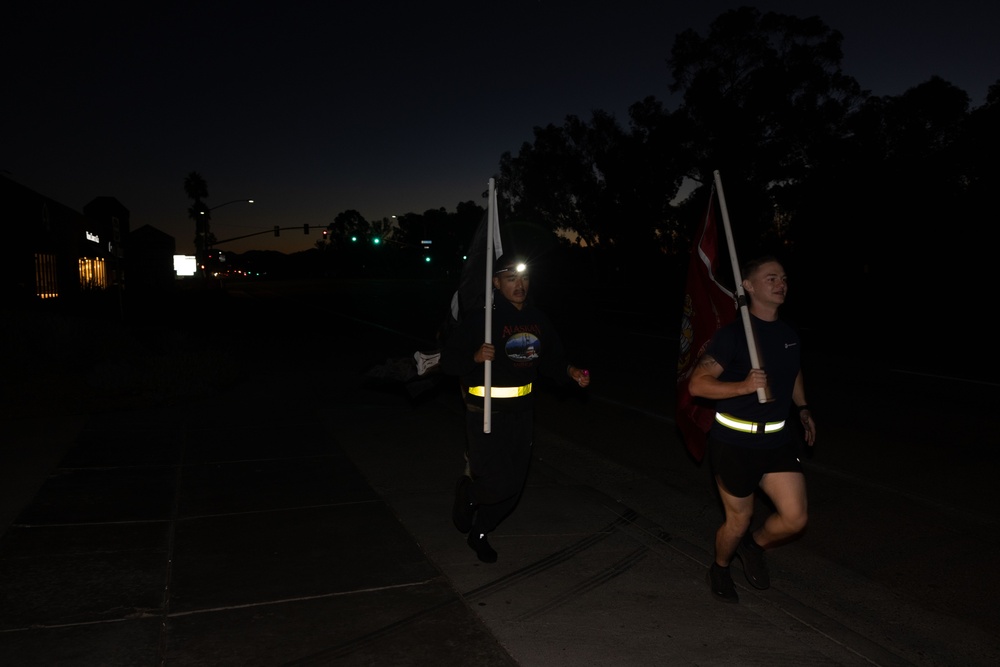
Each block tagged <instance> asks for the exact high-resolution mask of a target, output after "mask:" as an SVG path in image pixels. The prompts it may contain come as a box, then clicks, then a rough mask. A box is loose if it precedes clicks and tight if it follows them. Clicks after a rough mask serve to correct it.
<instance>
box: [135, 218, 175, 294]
mask: <svg viewBox="0 0 1000 667" xmlns="http://www.w3.org/2000/svg"><path fill="white" fill-rule="evenodd" d="M127 247H128V259H127V260H126V266H127V267H128V282H127V283H126V285H127V286H128V291H129V292H130V293H133V294H135V293H143V294H144V293H148V292H164V291H168V290H171V289H173V288H174V285H175V281H176V278H177V275H176V273H175V272H174V253H175V252H176V251H177V242H176V241H175V240H174V237H173V236H171V235H170V234H167V233H166V232H163V231H160V230H159V229H157V228H156V227H151V226H150V225H143V226H142V227H139V228H138V229H134V230H132V232H131V233H130V234H129V235H128V242H127Z"/></svg>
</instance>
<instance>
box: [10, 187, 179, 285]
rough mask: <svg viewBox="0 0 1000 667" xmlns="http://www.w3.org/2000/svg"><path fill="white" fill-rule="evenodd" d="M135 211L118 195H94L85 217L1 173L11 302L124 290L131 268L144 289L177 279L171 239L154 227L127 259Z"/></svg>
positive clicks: (139, 240) (85, 207)
mask: <svg viewBox="0 0 1000 667" xmlns="http://www.w3.org/2000/svg"><path fill="white" fill-rule="evenodd" d="M129 226H130V220H129V210H128V209H127V208H125V207H124V206H123V205H122V204H121V202H119V201H118V200H117V199H115V198H114V197H96V198H94V199H93V200H91V201H90V202H89V203H88V204H87V205H86V206H84V207H83V212H82V213H80V212H77V211H74V210H73V209H71V208H69V207H68V206H65V205H63V204H60V203H59V202H57V201H55V200H54V199H51V198H50V197H46V196H45V195H42V194H39V193H38V192H35V191H34V190H31V189H30V188H27V187H25V186H23V185H21V184H19V183H16V182H15V181H13V180H11V179H10V178H8V177H6V176H2V175H0V229H2V230H3V231H4V233H5V240H6V242H7V243H6V249H7V252H6V255H7V258H6V259H7V261H5V262H2V263H0V264H2V267H3V268H2V269H0V299H2V300H3V303H5V304H11V303H15V302H32V301H43V300H48V299H57V298H58V299H59V300H60V301H63V300H67V299H68V300H73V299H74V298H75V297H77V296H79V295H81V294H82V293H85V292H91V291H107V290H109V289H111V288H115V289H120V288H124V287H125V286H126V282H127V281H126V266H129V267H130V270H137V271H138V273H139V274H140V275H139V285H140V286H141V287H143V288H145V287H152V286H153V285H156V286H165V285H166V284H167V276H169V278H170V279H171V280H172V279H173V276H174V274H173V247H174V240H173V237H170V236H169V235H167V234H165V233H163V232H160V231H159V230H156V229H154V228H152V227H148V226H147V227H146V228H145V230H144V231H143V232H141V233H140V234H138V235H136V236H135V238H134V241H135V242H136V248H135V250H136V251H137V252H136V253H135V256H134V257H132V258H127V257H126V244H127V243H131V242H133V238H132V235H131V234H130V233H129V228H130V227H129Z"/></svg>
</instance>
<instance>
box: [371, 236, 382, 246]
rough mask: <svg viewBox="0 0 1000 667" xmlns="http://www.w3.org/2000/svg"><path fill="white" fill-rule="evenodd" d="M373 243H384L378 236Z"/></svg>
mask: <svg viewBox="0 0 1000 667" xmlns="http://www.w3.org/2000/svg"><path fill="white" fill-rule="evenodd" d="M372 243H373V244H375V245H378V244H380V243H382V239H380V238H379V237H377V236H376V237H375V238H373V239H372Z"/></svg>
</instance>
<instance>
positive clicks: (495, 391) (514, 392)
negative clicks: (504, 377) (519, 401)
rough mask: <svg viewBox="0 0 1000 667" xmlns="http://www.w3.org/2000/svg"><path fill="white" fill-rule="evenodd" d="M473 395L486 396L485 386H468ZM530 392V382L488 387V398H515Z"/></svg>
mask: <svg viewBox="0 0 1000 667" xmlns="http://www.w3.org/2000/svg"><path fill="white" fill-rule="evenodd" d="M469 393H470V394H472V395H473V396H486V387H469ZM530 393H531V383H530V382H529V383H528V384H526V385H524V386H523V387H490V398H517V397H518V396H527V395H528V394H530Z"/></svg>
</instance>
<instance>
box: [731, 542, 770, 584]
mask: <svg viewBox="0 0 1000 667" xmlns="http://www.w3.org/2000/svg"><path fill="white" fill-rule="evenodd" d="M747 540H749V543H748V542H747ZM736 555H737V556H739V557H740V560H741V561H743V574H745V575H746V577H747V581H749V582H750V585H751V586H753V587H754V588H758V589H760V590H764V589H766V588H770V587H771V575H770V574H769V573H768V571H767V563H765V562H764V549H763V548H762V547H760V546H758V545H757V544H756V543H755V542H753V538H752V537H749V535H748V536H747V537H746V538H745V539H743V540H740V543H739V545H737V547H736Z"/></svg>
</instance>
